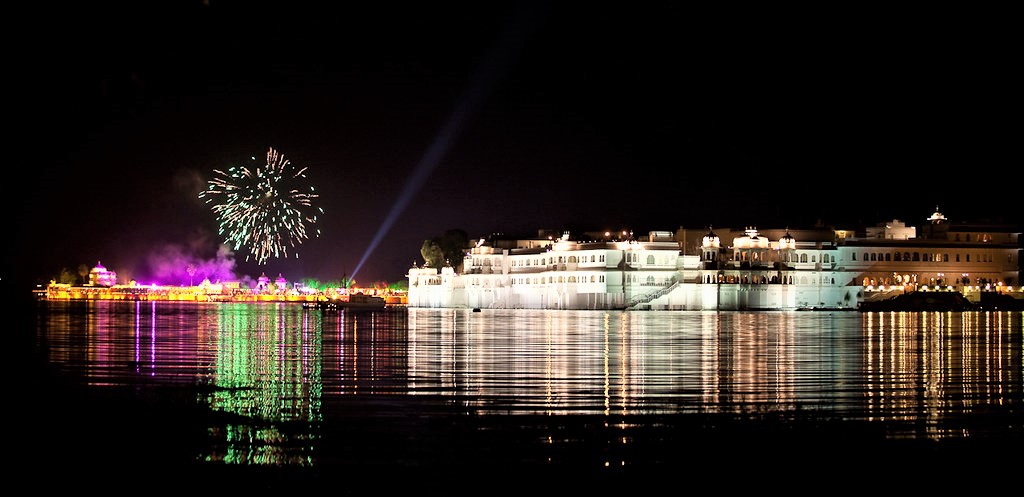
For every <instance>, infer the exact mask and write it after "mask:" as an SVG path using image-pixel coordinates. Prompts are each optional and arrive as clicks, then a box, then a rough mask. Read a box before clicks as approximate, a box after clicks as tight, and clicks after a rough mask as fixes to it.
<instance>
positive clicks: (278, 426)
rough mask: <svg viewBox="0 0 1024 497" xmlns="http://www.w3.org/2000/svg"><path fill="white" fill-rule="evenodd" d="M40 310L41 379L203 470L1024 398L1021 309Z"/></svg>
mask: <svg viewBox="0 0 1024 497" xmlns="http://www.w3.org/2000/svg"><path fill="white" fill-rule="evenodd" d="M36 315H37V324H36V326H37V329H36V348H37V350H38V351H39V354H40V355H41V356H42V357H44V360H45V362H46V364H47V366H48V368H50V370H51V371H53V374H54V375H55V376H56V377H57V378H60V379H62V380H64V381H68V382H70V383H73V384H75V385H80V386H81V388H82V390H83V391H84V392H86V394H85V395H89V394H92V393H95V394H97V395H103V393H104V392H128V394H127V396H128V397H129V398H133V399H142V400H143V401H147V402H149V401H150V400H151V399H150V398H151V397H153V396H156V397H159V400H158V401H157V402H156V404H157V406H163V405H173V406H174V407H175V408H182V405H184V411H183V412H187V413H190V414H189V416H188V417H187V418H185V419H183V420H181V421H182V422H183V423H184V422H187V423H188V424H189V426H191V427H193V428H195V430H196V432H197V433H200V436H196V437H190V438H188V439H183V440H182V444H184V445H187V447H184V448H182V449H181V451H180V452H181V454H182V455H181V457H182V458H188V459H189V460H190V461H192V462H193V463H195V464H197V465H201V466H224V465H229V466H231V465H234V466H275V467H309V468H346V467H366V466H367V465H374V464H376V465H393V464H400V465H404V466H413V467H433V466H438V465H443V464H450V465H457V464H468V463H471V462H473V461H477V460H479V458H491V459H493V460H497V461H499V462H500V463H502V464H513V463H529V464H535V465H538V466H542V467H544V466H550V467H559V465H560V464H561V465H572V466H573V467H576V466H580V467H587V468H589V467H593V468H607V467H631V466H636V467H650V466H658V467H664V466H665V465H676V464H680V463H681V462H683V461H685V460H686V456H684V455H683V453H684V452H685V451H687V450H692V449H694V448H700V449H702V450H705V451H706V450H709V449H711V448H714V450H716V451H719V452H715V454H717V455H719V456H721V455H723V454H725V455H726V456H728V455H730V454H733V455H735V454H734V453H737V454H738V453H740V452H742V451H744V450H746V451H747V452H748V453H749V449H750V447H754V446H758V445H757V444H761V443H762V442H763V443H764V444H776V443H778V441H779V440H796V441H797V442H799V443H802V444H803V446H805V447H810V446H811V445H812V444H814V447H819V444H824V443H825V442H823V441H822V440H820V439H821V438H822V437H833V438H838V439H859V438H861V437H868V438H872V437H873V438H874V439H876V440H878V441H892V440H913V441H950V440H953V441H955V440H995V439H1006V438H1011V439H1020V432H1021V424H1020V420H1021V414H1020V413H1021V409H1022V405H1024V401H1022V399H1024V393H1022V392H1024V374H1022V373H1024V369H1022V346H1021V328H1022V313H1020V312H965V313H897V312H893V313H858V312H849V311H848V312H696V311H658V312H611V311H564V310H562V311H541V310H485V311H483V312H472V311H470V310H452V309H397V310H392V309H389V310H385V311H372V312H370V311H363V312H348V311H346V312H340V313H339V312H324V311H319V310H308V309H304V308H303V307H301V305H297V304H267V303H263V304H251V303H238V304H233V303H220V304H194V303H173V302H60V301H57V302H40V303H38V308H37V312H36ZM169 392H171V393H169ZM172 401H173V404H171V402H172ZM147 405H148V404H147ZM158 408H161V407H158ZM175 412H177V411H175ZM197 413H198V414H197ZM167 423H168V420H166V419H162V418H155V419H154V421H153V423H151V424H145V423H143V424H142V426H148V428H141V429H140V428H137V427H134V426H135V425H133V427H134V428H133V429H136V430H141V431H143V433H137V434H136V435H137V436H139V437H145V436H146V433H145V431H146V430H147V429H152V430H153V431H154V433H155V432H157V431H159V430H161V426H165V425H166V424H167ZM754 427H756V428H754ZM177 429H179V430H183V429H184V428H181V427H178V428H177ZM737 441H744V442H745V443H748V444H749V445H747V446H745V447H746V448H745V449H741V448H737V446H736V443H737ZM726 446H728V447H731V448H728V449H724V448H722V447H726ZM115 457H117V456H115ZM673 467H674V466H673Z"/></svg>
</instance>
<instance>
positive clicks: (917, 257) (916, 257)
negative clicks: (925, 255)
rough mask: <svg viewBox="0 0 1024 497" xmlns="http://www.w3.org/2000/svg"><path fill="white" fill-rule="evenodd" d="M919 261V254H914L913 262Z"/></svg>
mask: <svg viewBox="0 0 1024 497" xmlns="http://www.w3.org/2000/svg"><path fill="white" fill-rule="evenodd" d="M919 260H921V254H919V253H917V252H914V261H915V262H916V261H919Z"/></svg>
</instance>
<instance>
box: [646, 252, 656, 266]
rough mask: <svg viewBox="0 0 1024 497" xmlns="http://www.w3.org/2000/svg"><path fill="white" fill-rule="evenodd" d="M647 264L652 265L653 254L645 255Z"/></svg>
mask: <svg viewBox="0 0 1024 497" xmlns="http://www.w3.org/2000/svg"><path fill="white" fill-rule="evenodd" d="M647 265H649V266H653V265H654V255H653V254H652V255H648V256H647Z"/></svg>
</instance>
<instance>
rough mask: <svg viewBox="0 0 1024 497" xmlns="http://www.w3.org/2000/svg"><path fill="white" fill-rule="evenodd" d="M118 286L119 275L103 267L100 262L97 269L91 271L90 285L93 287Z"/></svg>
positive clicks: (97, 263)
mask: <svg viewBox="0 0 1024 497" xmlns="http://www.w3.org/2000/svg"><path fill="white" fill-rule="evenodd" d="M116 284H117V273H115V272H114V271H110V270H108V269H107V268H105V267H103V264H101V263H100V262H99V261H97V262H96V267H94V268H92V269H90V270H89V285H91V286H114V285H116Z"/></svg>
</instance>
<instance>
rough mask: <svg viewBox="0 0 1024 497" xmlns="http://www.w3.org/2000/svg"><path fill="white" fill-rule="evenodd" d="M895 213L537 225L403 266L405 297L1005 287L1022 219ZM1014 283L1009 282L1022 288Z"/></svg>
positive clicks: (764, 295) (458, 302)
mask: <svg viewBox="0 0 1024 497" xmlns="http://www.w3.org/2000/svg"><path fill="white" fill-rule="evenodd" d="M926 221H927V224H926V225H925V226H923V227H922V229H921V236H918V233H917V229H916V228H914V227H908V226H906V225H904V223H902V222H900V221H898V220H893V221H892V222H889V223H884V224H882V225H879V226H876V227H870V228H866V229H865V230H863V231H861V232H860V233H858V232H857V231H856V230H847V229H843V230H838V229H834V228H830V227H817V228H813V229H803V230H791V229H788V228H787V229H767V230H758V229H757V228H755V227H752V226H751V227H746V228H744V229H742V230H735V231H733V230H719V231H717V232H716V230H712V229H710V228H708V229H705V230H702V231H700V232H697V231H693V230H685V229H683V228H680V229H679V230H678V231H676V232H675V234H674V235H673V234H672V232H664V231H652V232H650V233H648V234H647V235H646V236H642V237H634V235H633V233H632V232H631V231H629V230H623V231H617V232H604V233H601V232H596V233H585V234H584V235H583V236H581V237H579V238H578V239H573V238H572V236H571V234H570V233H562V234H561V235H560V236H557V237H556V236H555V235H554V234H553V233H550V232H546V231H540V232H538V236H537V237H536V238H518V239H506V238H497V237H492V239H489V240H488V239H480V240H478V241H477V242H476V243H475V244H474V246H472V247H469V248H468V249H467V253H466V256H465V259H464V260H463V264H462V267H463V270H462V272H461V273H456V272H455V270H454V269H453V268H452V267H451V266H450V265H448V266H446V267H443V268H432V267H416V266H415V265H414V266H413V267H412V268H410V269H409V272H408V274H407V276H408V278H409V293H408V305H409V306H410V307H455V308H462V307H472V308H531V309H652V310H655V309H657V310H716V309H717V310H733V309H736V310H738V309H766V310H775V309H778V310H787V309H801V308H827V309H853V308H857V307H858V306H859V304H860V303H861V302H864V301H869V300H874V299H883V298H888V297H891V296H894V295H895V294H899V293H904V292H909V291H919V290H941V291H959V292H963V293H964V294H965V295H968V296H970V295H972V294H973V295H975V296H976V293H977V292H981V291H993V290H1011V291H1012V290H1013V287H1014V285H1019V274H1020V267H1019V257H1020V251H1021V246H1020V232H1019V227H1007V226H990V225H978V224H960V225H953V224H950V222H949V220H947V219H946V218H945V216H944V215H942V214H941V213H940V212H938V210H937V209H936V212H935V213H933V214H932V216H931V217H929V218H927V220H926ZM1019 291H1020V290H1019V288H1018V289H1017V292H1019Z"/></svg>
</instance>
